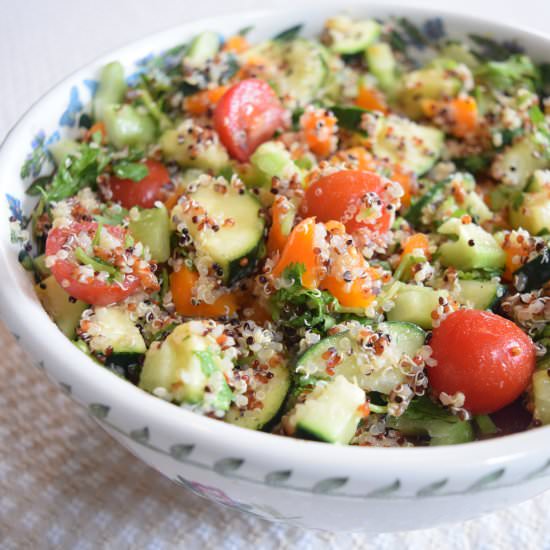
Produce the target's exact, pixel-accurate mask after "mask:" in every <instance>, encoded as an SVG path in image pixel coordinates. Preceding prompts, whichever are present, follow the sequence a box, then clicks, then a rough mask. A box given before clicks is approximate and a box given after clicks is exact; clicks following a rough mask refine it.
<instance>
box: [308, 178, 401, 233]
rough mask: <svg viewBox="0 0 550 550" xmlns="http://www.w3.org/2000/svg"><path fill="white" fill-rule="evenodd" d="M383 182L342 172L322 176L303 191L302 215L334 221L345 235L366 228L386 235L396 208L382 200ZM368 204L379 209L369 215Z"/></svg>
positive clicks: (381, 179) (323, 220)
mask: <svg viewBox="0 0 550 550" xmlns="http://www.w3.org/2000/svg"><path fill="white" fill-rule="evenodd" d="M384 190H385V184H384V179H383V178H382V177H381V176H380V175H378V174H376V173H375V172H365V171H361V170H342V171H340V172H334V173H333V174H329V175H328V176H323V177H322V178H319V179H318V180H317V181H315V182H313V183H312V184H311V185H310V186H309V187H308V188H307V190H306V193H305V197H304V201H303V202H302V206H301V211H302V214H303V215H304V216H316V217H317V219H318V220H319V221H321V222H328V221H330V220H335V221H339V222H342V223H343V224H344V225H345V226H346V230H347V232H348V233H354V232H355V231H357V230H359V229H362V228H367V229H368V230H369V231H370V232H372V233H377V234H383V233H386V232H387V231H388V230H389V228H390V226H391V224H392V221H393V218H394V212H395V208H394V207H390V208H389V209H388V206H389V205H388V204H387V203H386V202H385V201H384V200H383V197H384V195H385V192H384ZM369 203H370V204H371V205H372V206H371V207H372V208H373V209H379V214H378V215H377V216H375V217H370V215H369V210H370V207H369Z"/></svg>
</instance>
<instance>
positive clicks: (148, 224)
mask: <svg viewBox="0 0 550 550" xmlns="http://www.w3.org/2000/svg"><path fill="white" fill-rule="evenodd" d="M128 229H129V230H130V233H131V234H132V235H133V237H134V238H135V239H136V241H139V242H141V243H142V244H143V245H145V246H148V247H149V251H150V252H151V258H153V260H155V261H156V262H160V263H162V262H165V261H166V260H168V258H169V257H170V234H171V229H170V217H169V215H168V211H167V210H166V208H165V207H164V206H162V207H161V208H148V209H145V210H140V211H139V213H138V214H137V216H136V217H135V218H134V217H133V216H130V223H129V225H128Z"/></svg>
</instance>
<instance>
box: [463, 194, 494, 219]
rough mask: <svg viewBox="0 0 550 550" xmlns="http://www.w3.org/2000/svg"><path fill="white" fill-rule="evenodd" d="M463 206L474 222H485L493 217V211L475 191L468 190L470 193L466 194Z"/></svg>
mask: <svg viewBox="0 0 550 550" xmlns="http://www.w3.org/2000/svg"><path fill="white" fill-rule="evenodd" d="M463 206H464V208H465V209H466V211H467V212H468V214H470V216H472V218H473V219H474V221H475V222H476V223H483V222H486V221H488V220H490V219H492V217H493V213H492V212H491V210H490V209H489V207H488V206H487V205H486V204H485V202H484V201H483V199H482V198H481V196H480V195H479V194H478V193H476V192H475V191H470V193H468V194H467V195H466V200H465V201H464V205H463Z"/></svg>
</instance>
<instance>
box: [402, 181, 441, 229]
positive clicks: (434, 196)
mask: <svg viewBox="0 0 550 550" xmlns="http://www.w3.org/2000/svg"><path fill="white" fill-rule="evenodd" d="M451 181H452V178H446V179H444V180H443V181H439V182H437V183H436V184H435V185H433V186H432V187H430V188H429V189H428V190H427V191H426V192H425V193H424V194H423V195H422V196H421V197H420V198H419V199H418V200H417V201H415V202H413V203H412V204H411V206H410V208H409V209H408V211H407V213H406V214H405V219H406V220H407V221H408V222H409V223H410V224H411V225H413V226H415V227H417V226H419V225H421V222H422V213H423V210H424V208H426V207H428V206H429V205H430V204H435V203H437V202H439V201H440V200H442V199H443V197H444V196H445V188H446V187H447V185H449V184H450V183H451Z"/></svg>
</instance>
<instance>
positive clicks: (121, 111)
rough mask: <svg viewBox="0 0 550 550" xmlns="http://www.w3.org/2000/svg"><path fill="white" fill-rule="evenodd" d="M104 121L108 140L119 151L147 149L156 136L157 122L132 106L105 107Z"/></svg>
mask: <svg viewBox="0 0 550 550" xmlns="http://www.w3.org/2000/svg"><path fill="white" fill-rule="evenodd" d="M103 121H104V122H105V129H106V132H107V139H108V140H109V142H110V143H112V144H113V145H114V146H115V147H116V148H117V149H123V148H124V147H141V148H143V147H146V146H147V145H149V144H151V143H153V141H154V140H155V135H156V126H155V122H154V121H153V119H152V118H151V117H149V115H142V114H141V113H139V112H138V111H137V110H136V109H135V108H134V107H132V106H131V105H105V106H104V107H103Z"/></svg>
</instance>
